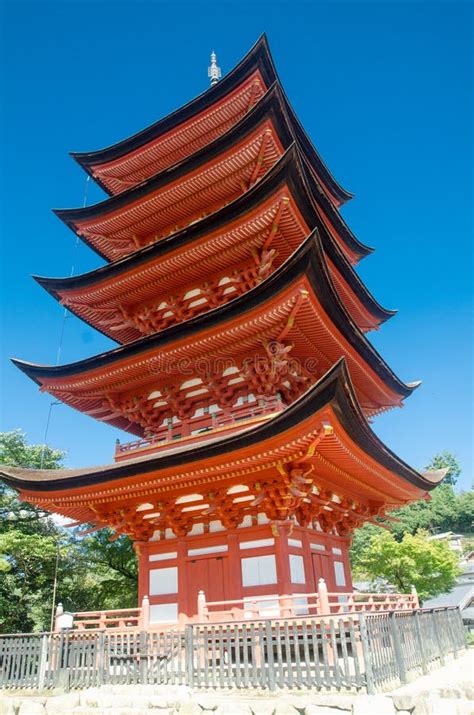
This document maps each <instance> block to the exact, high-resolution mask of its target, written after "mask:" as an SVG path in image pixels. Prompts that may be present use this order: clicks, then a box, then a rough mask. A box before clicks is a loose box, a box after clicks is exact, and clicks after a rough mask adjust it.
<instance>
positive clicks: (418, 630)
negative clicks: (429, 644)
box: [413, 610, 428, 675]
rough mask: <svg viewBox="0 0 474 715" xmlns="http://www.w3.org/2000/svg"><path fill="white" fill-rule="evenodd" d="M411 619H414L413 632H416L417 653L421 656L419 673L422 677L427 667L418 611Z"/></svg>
mask: <svg viewBox="0 0 474 715" xmlns="http://www.w3.org/2000/svg"><path fill="white" fill-rule="evenodd" d="M413 618H414V619H415V631H416V640H417V642H418V651H419V653H420V655H421V672H422V673H423V675H426V674H427V672H428V667H427V663H426V656H425V648H424V644H423V638H422V636H421V625H420V611H419V610H417V611H415V612H414V614H413Z"/></svg>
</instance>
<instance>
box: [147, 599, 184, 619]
mask: <svg viewBox="0 0 474 715" xmlns="http://www.w3.org/2000/svg"><path fill="white" fill-rule="evenodd" d="M177 620H178V604H177V603H159V604H156V605H154V606H150V623H176V622H177Z"/></svg>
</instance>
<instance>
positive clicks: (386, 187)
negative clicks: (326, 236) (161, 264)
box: [0, 0, 473, 488]
mask: <svg viewBox="0 0 474 715" xmlns="http://www.w3.org/2000/svg"><path fill="white" fill-rule="evenodd" d="M1 10H2V25H3V30H4V32H3V35H4V36H3V42H2V45H3V47H2V52H3V57H2V67H3V77H2V88H1V93H2V96H1V105H2V109H1V110H0V111H1V116H0V119H1V122H0V125H1V132H2V162H1V163H2V175H1V180H2V199H3V202H2V203H3V207H2V209H3V211H2V219H1V228H2V237H3V250H2V325H1V338H2V357H1V363H0V365H1V389H2V395H1V412H2V414H1V429H4V430H8V429H13V428H15V427H20V428H22V429H23V430H25V431H26V432H27V433H28V437H29V439H30V441H33V442H42V441H43V435H44V430H45V423H46V418H47V413H48V406H49V402H50V399H49V397H48V396H47V395H41V394H40V393H39V392H38V389H37V387H36V385H35V384H34V383H32V382H30V381H29V380H28V378H27V377H26V376H24V375H23V374H22V373H20V372H19V371H18V370H17V369H15V368H14V367H13V366H12V365H11V364H10V363H9V357H11V356H17V357H21V358H23V359H27V360H31V361H33V362H39V363H49V364H51V363H53V364H54V362H55V361H56V355H57V350H58V340H59V335H60V332H61V323H62V315H63V311H62V309H61V308H60V306H58V304H57V303H56V302H55V301H54V300H53V299H52V298H51V297H50V296H49V295H48V294H47V293H46V292H44V291H43V290H42V289H41V288H40V287H39V286H38V285H37V284H36V283H35V282H34V281H33V280H32V279H31V277H30V275H31V274H39V275H47V276H65V275H69V274H70V271H71V265H72V263H74V265H75V272H76V273H82V272H84V271H86V270H90V269H92V268H94V267H96V266H99V265H100V264H101V259H100V258H99V257H98V256H96V255H95V254H94V253H93V252H92V251H91V250H90V249H88V248H87V247H85V246H84V245H83V244H82V243H81V244H79V246H78V247H77V248H75V247H74V245H75V236H74V234H73V233H72V232H71V231H70V230H69V229H68V228H66V227H65V226H64V225H63V224H62V223H61V222H60V221H59V220H58V219H57V218H56V217H55V216H54V215H53V214H52V213H51V211H50V209H51V208H52V207H72V206H80V205H82V201H83V193H84V183H85V175H84V174H83V173H82V172H81V170H80V168H79V167H78V166H77V165H76V164H75V162H74V161H73V160H72V159H71V158H70V157H69V156H68V152H69V151H70V150H77V151H86V150H91V149H96V148H101V147H103V146H106V145H109V144H112V143H114V142H115V141H118V140H120V139H122V138H124V137H126V136H129V135H130V134H132V133H134V132H136V131H137V130H140V129H142V128H143V127H144V126H146V125H148V124H150V123H152V122H153V121H156V120H157V119H159V118H160V117H162V116H164V115H166V114H167V113H169V112H170V111H172V110H174V109H175V108H177V107H178V106H180V105H182V104H184V103H185V102H186V101H188V100H189V99H191V98H192V97H194V96H195V95H196V94H199V93H200V92H201V91H203V90H204V89H206V87H207V82H208V80H207V65H208V60H209V53H210V51H211V50H212V49H215V51H216V52H217V54H218V60H219V64H220V66H221V67H222V71H223V73H226V72H228V71H229V70H230V69H231V68H232V67H233V66H234V65H235V64H236V63H237V62H238V61H239V60H240V58H241V57H242V56H243V55H244V54H245V53H246V52H247V51H248V49H249V48H250V47H251V45H252V44H253V43H254V42H255V41H256V39H257V38H258V36H259V35H260V34H261V32H263V31H265V32H266V33H267V34H268V37H269V41H270V46H271V49H272V52H273V55H274V59H275V62H276V65H277V69H278V72H279V74H280V77H281V80H282V82H283V84H284V86H285V89H286V91H287V94H288V96H289V98H290V101H291V102H292V104H293V107H294V108H295V110H296V112H297V114H298V116H299V118H300V119H301V121H302V122H303V124H304V126H305V128H306V130H307V131H308V133H309V135H310V136H311V138H312V139H313V141H314V143H315V144H316V146H317V147H318V149H319V151H320V153H321V154H322V156H323V158H324V159H325V161H326V162H327V164H328V166H329V168H330V169H331V171H332V172H333V173H334V174H335V176H336V177H337V179H338V180H339V181H340V182H341V183H342V185H343V186H344V187H345V188H347V189H349V190H350V191H353V192H354V193H355V195H356V196H355V198H354V199H353V200H352V201H351V202H350V203H349V204H348V205H347V206H345V207H344V208H343V215H344V218H345V219H346V221H347V222H348V223H349V225H350V226H351V228H352V229H353V231H354V233H355V234H356V236H358V238H360V240H361V241H362V242H364V243H366V244H368V245H371V246H374V247H375V248H376V252H375V253H374V254H373V255H371V256H370V257H368V258H366V259H365V260H363V261H362V263H361V265H360V268H359V271H360V275H361V276H362V278H363V279H364V281H365V282H366V283H367V285H368V286H369V288H370V290H371V291H372V292H373V293H374V295H375V296H376V297H377V299H378V300H379V301H380V302H381V303H382V304H383V305H384V306H386V307H388V308H398V309H399V313H398V315H397V316H396V317H394V318H393V319H392V320H391V321H390V322H389V323H388V324H386V325H385V326H383V327H382V329H381V331H380V332H378V333H376V334H373V333H372V335H371V340H372V341H373V343H374V344H375V346H376V347H377V349H378V350H379V351H380V352H381V353H382V355H383V356H384V357H385V358H386V360H387V361H388V362H389V364H390V365H391V366H392V367H393V368H394V370H395V371H396V372H397V373H398V374H399V375H400V377H401V378H402V379H404V380H406V381H412V380H417V379H421V380H422V381H423V384H422V386H421V387H420V388H419V389H418V390H417V391H416V393H415V394H414V395H413V396H412V397H410V398H409V399H408V400H407V401H406V405H405V407H404V408H403V409H402V410H398V409H397V410H393V411H392V412H390V413H388V414H386V415H384V416H381V417H379V418H377V420H376V421H375V423H374V429H375V431H376V432H377V434H378V435H379V436H380V437H381V438H382V439H383V440H384V441H385V442H386V443H387V444H388V445H389V446H390V447H391V448H392V449H394V450H395V451H396V452H397V453H398V454H399V455H400V456H401V457H403V458H404V459H406V460H407V461H409V462H410V463H411V464H413V466H415V467H424V466H425V465H426V463H427V462H428V461H429V459H430V457H431V456H432V455H433V454H434V453H436V452H438V451H440V450H444V449H448V450H450V451H452V452H454V453H455V454H456V455H457V456H458V458H459V460H460V461H461V464H462V467H463V479H462V486H464V487H465V488H469V487H470V485H471V484H472V477H473V474H472V463H473V459H472V365H473V362H472V348H473V341H472V338H473V333H472V322H471V311H472V283H471V279H472V276H471V267H472V245H471V240H472V239H471V228H472V226H471V213H470V201H471V199H472V175H471V166H470V164H471V162H472V137H471V133H470V132H471V127H472V108H471V90H472V63H471V52H472V39H471V37H470V30H471V27H472V18H471V13H472V5H470V4H469V3H456V2H450V3H448V2H445V3H439V4H437V3H435V2H420V3H417V2H408V1H405V2H398V3H390V2H377V3H376V2H372V3H361V2H350V3H346V2H337V1H336V2H331V3H318V2H307V3H306V2H301V1H298V0H294V1H293V2H291V3H289V2H275V1H273V2H252V3H245V2H239V3H233V2H224V1H222V2H220V3H207V2H196V3H192V4H191V3H190V4H187V3H183V2H179V1H178V2H173V3H171V2H113V3H111V2H110V3H109V2H102V3H97V2H80V3H76V2H67V1H66V2H57V3H50V2H34V3H27V2H6V3H4V4H3V5H2V6H1ZM102 196H103V194H102V192H101V191H100V190H99V189H98V188H97V187H95V186H94V185H92V183H91V184H90V187H89V196H88V201H89V203H92V202H96V201H98V200H100V199H101V198H102ZM112 345H113V343H112V342H111V341H109V340H107V339H106V338H104V337H102V336H101V335H100V334H99V333H96V332H95V331H94V330H92V329H91V328H89V327H88V326H86V325H84V324H81V322H80V321H79V320H78V319H77V318H75V317H70V318H68V320H67V321H66V325H65V331H64V341H63V346H62V352H61V362H72V361H74V360H78V359H80V358H82V357H86V356H88V355H92V354H96V353H98V352H101V351H103V350H106V349H108V348H109V347H111V346H112ZM117 436H122V437H124V436H125V435H123V433H119V432H118V431H115V430H113V429H112V428H110V427H107V426H105V425H102V424H99V423H97V422H94V421H93V420H91V419H90V418H87V417H85V416H83V415H81V414H79V413H76V412H74V411H73V410H71V409H70V408H67V407H65V406H55V407H53V410H52V418H51V424H50V429H49V436H48V442H49V443H50V444H51V445H52V446H55V447H58V448H62V449H66V450H67V464H68V465H70V466H82V465H87V464H99V463H104V462H107V461H111V458H112V454H113V449H114V440H115V438H116V437H117Z"/></svg>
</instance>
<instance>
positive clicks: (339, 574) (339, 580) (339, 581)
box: [334, 561, 346, 586]
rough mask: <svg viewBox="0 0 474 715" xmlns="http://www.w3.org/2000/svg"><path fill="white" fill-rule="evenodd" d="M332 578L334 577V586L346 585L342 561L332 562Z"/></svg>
mask: <svg viewBox="0 0 474 715" xmlns="http://www.w3.org/2000/svg"><path fill="white" fill-rule="evenodd" d="M334 576H335V577H336V586H345V585H346V574H345V572H344V564H343V563H342V561H335V562H334Z"/></svg>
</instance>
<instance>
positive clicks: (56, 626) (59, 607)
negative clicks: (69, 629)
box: [54, 603, 64, 633]
mask: <svg viewBox="0 0 474 715" xmlns="http://www.w3.org/2000/svg"><path fill="white" fill-rule="evenodd" d="M63 613H64V608H63V604H62V603H58V605H57V606H56V613H55V616H54V631H55V633H58V632H59V631H60V630H61V628H60V627H59V624H58V616H62V614H63Z"/></svg>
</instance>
